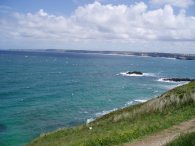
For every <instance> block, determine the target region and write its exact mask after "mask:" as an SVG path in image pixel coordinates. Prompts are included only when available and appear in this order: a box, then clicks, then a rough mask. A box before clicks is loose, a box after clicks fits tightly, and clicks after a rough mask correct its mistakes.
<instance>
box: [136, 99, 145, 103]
mask: <svg viewBox="0 0 195 146" xmlns="http://www.w3.org/2000/svg"><path fill="white" fill-rule="evenodd" d="M134 101H135V102H139V103H144V102H146V101H148V100H146V99H135V100H134Z"/></svg>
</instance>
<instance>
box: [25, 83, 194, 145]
mask: <svg viewBox="0 0 195 146" xmlns="http://www.w3.org/2000/svg"><path fill="white" fill-rule="evenodd" d="M194 88H195V81H192V82H190V83H188V84H186V85H182V86H179V87H176V88H173V89H171V90H169V91H167V92H165V93H163V94H162V95H161V96H158V97H156V98H154V99H150V100H148V101H147V102H144V103H140V104H135V105H131V106H128V107H126V108H124V109H118V110H116V111H112V112H111V113H108V114H106V115H104V116H102V117H99V118H97V119H96V120H95V121H92V122H89V123H87V124H86V125H81V126H78V127H73V128H68V129H67V128H66V129H59V130H57V131H54V132H51V133H46V134H42V135H41V137H39V138H37V139H35V140H34V141H32V142H31V143H30V144H28V145H29V146H33V145H45V144H46V145H56V144H57V145H58V144H59V145H79V144H81V145H86V146H88V145H98V144H103V145H114V144H122V143H126V142H131V141H132V140H136V139H140V138H141V139H142V138H144V137H145V136H147V135H151V134H154V133H156V132H159V131H161V130H163V129H167V128H170V127H172V126H174V125H177V124H180V123H181V122H185V121H187V120H190V119H192V118H194V117H195V110H193V109H194V104H195V102H194V101H195V98H194V92H195V91H194ZM186 95H188V96H186ZM168 97H169V98H168ZM181 97H183V98H181ZM185 98H186V99H185ZM143 115H144V116H143ZM129 120H130V121H131V123H129V122H128V121H129ZM153 126H154V127H153ZM108 131H110V132H109V135H107V134H108ZM117 131H118V132H119V133H118V132H117ZM63 133H64V134H65V135H64V134H63ZM141 133H142V134H141ZM63 135H64V136H63ZM61 136H63V139H62V140H60V139H59V138H60V137H61ZM83 136H84V137H83ZM66 138H67V140H66ZM70 138H71V140H68V139H70ZM129 138H130V139H129Z"/></svg>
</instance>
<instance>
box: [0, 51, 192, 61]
mask: <svg viewBox="0 0 195 146" xmlns="http://www.w3.org/2000/svg"><path fill="white" fill-rule="evenodd" d="M11 52H15V53H25V52H34V53H37V52H39V53H67V52H68V53H91V54H105V55H127V56H128V55H129V56H143V57H165V58H173V59H180V60H195V54H180V53H160V52H132V51H90V50H63V49H18V50H16V49H9V50H0V53H11Z"/></svg>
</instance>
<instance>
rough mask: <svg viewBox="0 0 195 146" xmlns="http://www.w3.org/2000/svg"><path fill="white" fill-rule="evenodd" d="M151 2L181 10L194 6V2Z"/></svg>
mask: <svg viewBox="0 0 195 146" xmlns="http://www.w3.org/2000/svg"><path fill="white" fill-rule="evenodd" d="M151 2H152V3H154V4H160V5H165V4H169V5H172V6H176V7H180V8H187V7H189V6H191V5H193V4H194V1H193V0H151Z"/></svg>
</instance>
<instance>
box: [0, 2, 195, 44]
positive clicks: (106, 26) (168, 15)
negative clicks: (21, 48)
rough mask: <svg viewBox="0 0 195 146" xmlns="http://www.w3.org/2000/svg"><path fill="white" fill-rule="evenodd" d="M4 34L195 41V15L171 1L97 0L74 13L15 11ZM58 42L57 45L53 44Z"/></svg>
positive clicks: (0, 27)
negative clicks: (115, 1) (158, 4)
mask: <svg viewBox="0 0 195 146" xmlns="http://www.w3.org/2000/svg"><path fill="white" fill-rule="evenodd" d="M0 33H1V36H0V38H1V39H2V40H5V39H6V38H7V39H9V40H25V41H34V42H36V40H37V42H41V40H42V42H48V44H49V42H52V43H54V44H61V46H62V44H63V45H64V44H65V43H67V44H68V43H69V44H71V43H72V44H73V43H74V42H82V43H85V42H88V43H92V44H93V43H94V42H101V41H102V44H103V43H104V42H106V41H111V42H115V43H117V42H118V44H120V43H124V42H125V43H139V42H140V41H143V42H145V41H148V42H149V41H194V40H195V17H192V16H186V14H185V11H184V10H181V11H180V13H179V14H175V13H174V9H173V8H172V6H171V5H165V6H164V7H163V8H159V9H156V10H149V9H148V7H147V5H146V4H145V3H143V2H140V3H136V4H134V5H131V6H127V5H111V4H109V5H102V4H101V3H99V2H94V3H92V4H88V5H85V6H80V7H78V8H77V9H76V10H75V11H74V12H73V13H72V15H71V16H69V17H64V16H56V15H51V14H48V13H47V12H45V11H44V10H42V9H41V10H39V11H38V12H37V13H35V14H32V13H27V14H21V13H15V14H14V15H13V18H12V19H11V20H10V19H6V18H3V19H1V20H0ZM51 46H55V45H51Z"/></svg>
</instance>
